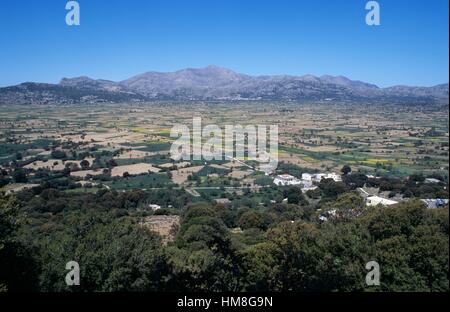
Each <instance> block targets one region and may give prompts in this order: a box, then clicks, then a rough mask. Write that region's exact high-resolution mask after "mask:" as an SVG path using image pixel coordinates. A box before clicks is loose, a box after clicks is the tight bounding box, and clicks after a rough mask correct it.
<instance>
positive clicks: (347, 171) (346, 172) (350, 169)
mask: <svg viewBox="0 0 450 312" xmlns="http://www.w3.org/2000/svg"><path fill="white" fill-rule="evenodd" d="M341 172H342V173H343V174H344V175H347V174H349V173H350V172H352V168H351V167H350V166H349V165H344V166H343V167H342V169H341Z"/></svg>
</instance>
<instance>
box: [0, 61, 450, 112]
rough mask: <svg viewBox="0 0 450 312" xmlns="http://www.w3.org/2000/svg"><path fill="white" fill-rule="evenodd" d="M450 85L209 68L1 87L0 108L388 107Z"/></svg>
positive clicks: (437, 93) (437, 95)
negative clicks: (156, 104) (280, 103)
mask: <svg viewBox="0 0 450 312" xmlns="http://www.w3.org/2000/svg"><path fill="white" fill-rule="evenodd" d="M448 98H449V97H448V83H447V84H441V85H437V86H434V87H409V86H394V87H389V88H379V87H378V86H376V85H374V84H370V83H366V82H362V81H355V80H350V79H348V78H346V77H343V76H337V77H335V76H328V75H325V76H321V77H316V76H312V75H305V76H287V75H277V76H249V75H245V74H239V73H236V72H234V71H232V70H230V69H226V68H222V67H218V66H214V65H210V66H208V67H205V68H198V69H195V68H187V69H182V70H179V71H176V72H170V73H161V72H147V73H144V74H140V75H137V76H134V77H131V78H129V79H126V80H123V81H119V82H114V81H109V80H102V79H99V80H94V79H91V78H89V77H76V78H63V79H62V80H61V82H60V83H59V84H43V83H31V82H28V83H23V84H20V85H17V86H12V87H6V88H0V104H47V103H63V104H74V103H103V102H105V103H109V102H111V103H118V102H134V101H138V102H142V101H152V100H164V99H165V100H285V101H307V100H319V101H348V102H367V101H370V102H377V101H378V102H386V103H404V104H415V103H435V102H440V103H442V102H448Z"/></svg>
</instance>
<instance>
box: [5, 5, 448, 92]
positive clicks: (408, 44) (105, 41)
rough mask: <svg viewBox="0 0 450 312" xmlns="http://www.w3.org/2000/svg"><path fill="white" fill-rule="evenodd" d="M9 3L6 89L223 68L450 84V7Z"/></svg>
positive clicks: (384, 82)
mask: <svg viewBox="0 0 450 312" xmlns="http://www.w3.org/2000/svg"><path fill="white" fill-rule="evenodd" d="M66 2H67V1H66V0H46V1H44V0H39V1H37V0H19V1H17V0H2V1H1V3H0V86H6V85H13V84H17V83H20V82H24V81H39V82H51V83H54V82H58V81H59V80H60V79H61V78H62V77H72V76H80V75H87V76H90V77H93V78H104V79H111V80H122V79H126V78H128V77H130V76H132V75H135V74H139V73H142V72H145V71H150V70H156V71H173V70H177V69H181V68H185V67H204V66H206V65H209V64H215V65H219V66H224V67H228V68H231V69H233V70H236V71H238V72H242V73H247V74H253V75H257V74H292V75H303V74H314V75H323V74H330V75H344V76H347V77H349V78H351V79H357V80H363V81H366V82H371V83H375V84H377V85H379V86H391V85H396V84H406V85H424V86H430V85H435V84H439V83H443V82H447V81H448V74H449V72H448V67H449V64H448V57H449V55H448V54H449V52H448V47H449V42H448V35H449V34H448V11H449V7H448V6H449V1H448V0H428V1H427V0H380V1H378V2H379V3H380V6H381V26H377V27H373V26H372V27H369V26H367V25H366V24H365V15H366V13H367V11H365V4H366V2H367V1H366V0H308V1H302V0H292V1H288V0H277V1H275V0H274V1H265V0H180V1H177V0H127V1H125V0H107V1H106V0H79V1H78V2H79V4H80V7H81V25H80V26H77V27H69V26H67V25H66V24H65V15H66V10H65V4H66Z"/></svg>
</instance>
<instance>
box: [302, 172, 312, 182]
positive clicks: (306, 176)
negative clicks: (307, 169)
mask: <svg viewBox="0 0 450 312" xmlns="http://www.w3.org/2000/svg"><path fill="white" fill-rule="evenodd" d="M302 180H303V181H311V182H312V180H313V175H312V174H310V173H302Z"/></svg>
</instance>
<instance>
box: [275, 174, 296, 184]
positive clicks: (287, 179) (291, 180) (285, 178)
mask: <svg viewBox="0 0 450 312" xmlns="http://www.w3.org/2000/svg"><path fill="white" fill-rule="evenodd" d="M273 183H275V184H276V185H278V186H280V185H282V186H285V185H300V184H302V181H301V180H299V179H297V178H296V177H294V176H291V175H290V174H281V175H278V176H276V177H275V179H274V180H273Z"/></svg>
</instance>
